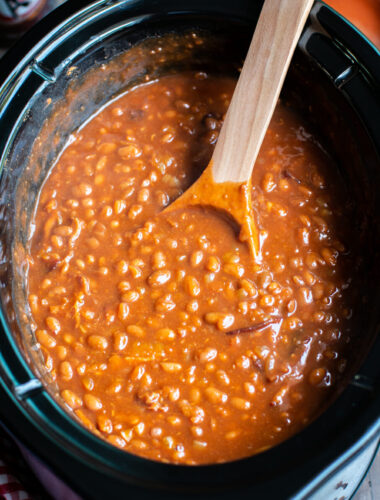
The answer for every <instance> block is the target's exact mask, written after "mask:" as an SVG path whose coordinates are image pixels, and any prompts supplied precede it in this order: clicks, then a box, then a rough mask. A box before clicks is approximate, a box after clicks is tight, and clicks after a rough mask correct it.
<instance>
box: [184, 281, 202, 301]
mask: <svg viewBox="0 0 380 500" xmlns="http://www.w3.org/2000/svg"><path fill="white" fill-rule="evenodd" d="M184 286H185V291H186V292H187V293H188V294H189V295H190V296H191V297H197V296H198V295H199V294H200V293H201V287H200V285H199V282H198V280H197V279H196V278H195V277H194V276H186V277H185V279H184Z"/></svg>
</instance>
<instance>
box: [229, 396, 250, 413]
mask: <svg viewBox="0 0 380 500" xmlns="http://www.w3.org/2000/svg"><path fill="white" fill-rule="evenodd" d="M231 405H232V406H233V407H234V408H237V409H238V410H249V408H250V407H251V403H250V402H249V401H247V400H246V399H243V398H238V397H233V398H231Z"/></svg>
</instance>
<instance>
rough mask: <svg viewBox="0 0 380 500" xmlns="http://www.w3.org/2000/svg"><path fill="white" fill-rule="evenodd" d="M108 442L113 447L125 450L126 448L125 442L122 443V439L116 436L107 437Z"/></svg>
mask: <svg viewBox="0 0 380 500" xmlns="http://www.w3.org/2000/svg"><path fill="white" fill-rule="evenodd" d="M108 441H109V442H110V443H111V444H113V445H114V446H117V447H118V448H125V446H126V444H127V443H126V442H125V441H124V439H123V438H121V437H120V436H117V435H116V434H111V435H110V436H109V437H108Z"/></svg>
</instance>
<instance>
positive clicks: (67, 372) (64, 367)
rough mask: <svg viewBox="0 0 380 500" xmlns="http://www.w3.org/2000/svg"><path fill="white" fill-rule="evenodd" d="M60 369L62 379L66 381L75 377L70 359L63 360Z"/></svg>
mask: <svg viewBox="0 0 380 500" xmlns="http://www.w3.org/2000/svg"><path fill="white" fill-rule="evenodd" d="M59 371H60V374H61V378H62V380H64V381H65V382H68V381H69V380H71V379H72V378H73V368H72V366H71V364H70V363H69V361H63V362H62V363H61V364H60V366H59Z"/></svg>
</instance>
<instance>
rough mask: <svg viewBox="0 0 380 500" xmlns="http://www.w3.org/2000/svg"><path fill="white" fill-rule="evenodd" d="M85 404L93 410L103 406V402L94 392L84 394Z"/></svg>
mask: <svg viewBox="0 0 380 500" xmlns="http://www.w3.org/2000/svg"><path fill="white" fill-rule="evenodd" d="M83 401H84V404H85V405H86V406H87V408H88V409H89V410H91V411H99V410H101V409H102V408H103V404H102V402H101V400H100V399H99V398H97V397H96V396H94V395H93V394H85V395H84V396H83Z"/></svg>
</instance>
